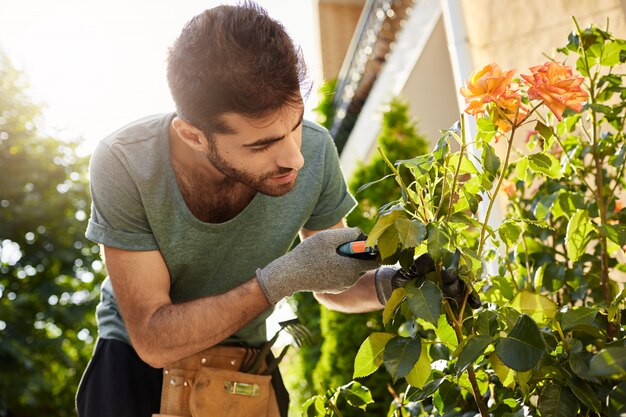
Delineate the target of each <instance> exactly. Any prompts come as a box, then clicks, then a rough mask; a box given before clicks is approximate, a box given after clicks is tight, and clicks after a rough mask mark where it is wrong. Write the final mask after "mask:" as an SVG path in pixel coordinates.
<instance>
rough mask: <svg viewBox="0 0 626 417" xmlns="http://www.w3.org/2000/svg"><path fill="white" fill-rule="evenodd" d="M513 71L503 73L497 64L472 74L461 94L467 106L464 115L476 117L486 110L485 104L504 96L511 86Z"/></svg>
mask: <svg viewBox="0 0 626 417" xmlns="http://www.w3.org/2000/svg"><path fill="white" fill-rule="evenodd" d="M513 74H515V70H510V71H507V72H506V73H505V72H503V71H502V70H501V69H500V67H499V66H498V64H489V65H487V66H485V67H484V68H483V69H481V70H480V71H474V72H472V75H471V76H470V79H469V80H467V82H466V84H465V87H461V94H462V95H463V97H465V102H466V103H468V104H469V106H468V107H467V108H466V109H465V112H466V113H469V114H472V115H474V116H476V115H477V114H479V113H482V112H484V111H485V110H486V104H487V103H489V102H492V101H496V99H497V98H498V97H499V96H500V95H502V94H504V93H505V92H506V91H507V89H508V88H509V86H510V84H511V79H512V78H513Z"/></svg>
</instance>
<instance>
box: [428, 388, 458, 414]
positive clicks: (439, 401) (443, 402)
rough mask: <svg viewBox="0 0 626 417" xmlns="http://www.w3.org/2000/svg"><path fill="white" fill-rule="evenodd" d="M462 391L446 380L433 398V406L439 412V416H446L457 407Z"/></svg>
mask: <svg viewBox="0 0 626 417" xmlns="http://www.w3.org/2000/svg"><path fill="white" fill-rule="evenodd" d="M460 393H461V389H460V388H459V386H458V385H456V384H454V383H452V382H450V381H448V380H445V381H444V382H443V383H442V384H441V386H440V387H439V389H438V390H437V392H436V393H435V395H434V397H433V404H434V406H435V407H436V408H437V411H439V414H442V415H443V414H445V413H446V411H449V410H450V409H452V408H453V407H455V406H456V405H457V403H458V401H459V395H460Z"/></svg>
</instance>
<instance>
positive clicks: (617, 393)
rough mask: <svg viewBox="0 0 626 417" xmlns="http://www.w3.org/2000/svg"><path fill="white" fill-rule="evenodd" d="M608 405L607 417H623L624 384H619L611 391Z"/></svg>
mask: <svg viewBox="0 0 626 417" xmlns="http://www.w3.org/2000/svg"><path fill="white" fill-rule="evenodd" d="M608 405H609V417H623V416H624V414H626V382H620V383H619V384H618V385H617V386H615V388H613V389H612V390H611V393H610V394H609V398H608Z"/></svg>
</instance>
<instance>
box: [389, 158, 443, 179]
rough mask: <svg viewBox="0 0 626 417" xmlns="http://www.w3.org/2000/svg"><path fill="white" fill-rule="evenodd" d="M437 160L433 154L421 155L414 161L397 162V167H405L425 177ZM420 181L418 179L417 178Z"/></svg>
mask: <svg viewBox="0 0 626 417" xmlns="http://www.w3.org/2000/svg"><path fill="white" fill-rule="evenodd" d="M434 160H435V158H434V157H433V156H432V155H431V154H426V155H419V156H417V157H415V158H413V159H405V160H401V161H396V165H397V166H405V167H407V168H412V169H414V170H415V171H416V172H417V173H419V174H421V175H424V174H426V173H427V172H428V171H430V169H431V168H432V165H433V162H434ZM416 179H418V178H416Z"/></svg>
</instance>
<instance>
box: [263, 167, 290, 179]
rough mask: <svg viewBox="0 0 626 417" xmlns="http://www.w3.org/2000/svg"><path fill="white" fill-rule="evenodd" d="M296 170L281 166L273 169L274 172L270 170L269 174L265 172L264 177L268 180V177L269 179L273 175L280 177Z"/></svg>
mask: <svg viewBox="0 0 626 417" xmlns="http://www.w3.org/2000/svg"><path fill="white" fill-rule="evenodd" d="M294 171H296V170H295V169H293V168H279V169H277V170H276V171H272V172H270V173H268V174H265V175H264V176H263V179H264V180H266V179H269V178H271V177H279V176H282V175H287V174H291V173H292V172H294Z"/></svg>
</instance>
